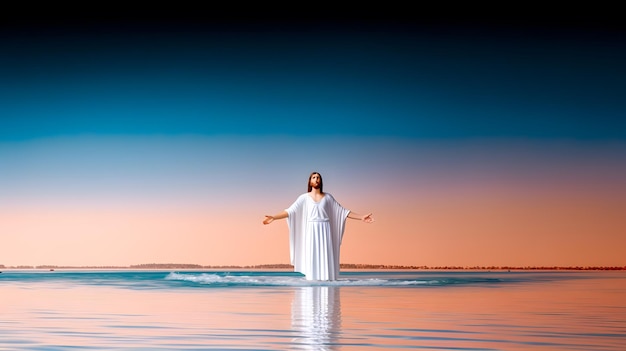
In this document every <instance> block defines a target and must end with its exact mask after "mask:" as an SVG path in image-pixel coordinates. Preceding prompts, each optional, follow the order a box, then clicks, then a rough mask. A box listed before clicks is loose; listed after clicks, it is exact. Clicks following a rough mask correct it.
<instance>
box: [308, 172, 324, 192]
mask: <svg viewBox="0 0 626 351" xmlns="http://www.w3.org/2000/svg"><path fill="white" fill-rule="evenodd" d="M315 174H317V175H318V176H320V193H322V194H323V193H324V181H323V180H322V175H321V174H320V173H319V172H313V173H311V175H309V181H308V182H307V183H306V187H307V192H310V191H311V189H313V187H312V186H311V178H313V175H315Z"/></svg>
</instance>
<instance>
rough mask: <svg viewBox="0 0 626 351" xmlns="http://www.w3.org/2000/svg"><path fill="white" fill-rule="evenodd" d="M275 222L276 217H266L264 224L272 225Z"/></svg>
mask: <svg viewBox="0 0 626 351" xmlns="http://www.w3.org/2000/svg"><path fill="white" fill-rule="evenodd" d="M272 222H274V216H267V215H266V216H265V219H264V220H263V224H270V223H272Z"/></svg>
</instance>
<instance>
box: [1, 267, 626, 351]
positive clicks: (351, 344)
mask: <svg viewBox="0 0 626 351" xmlns="http://www.w3.org/2000/svg"><path fill="white" fill-rule="evenodd" d="M0 291H1V295H0V296H1V301H0V313H1V315H2V318H0V350H381V349H424V350H620V351H623V350H625V349H626V299H625V298H624V296H626V272H623V271H620V272H596V271H594V272H566V271H554V272H552V271H545V272H536V271H529V272H487V271H478V272H468V271H462V272H453V271H399V272H383V271H372V272H343V273H342V275H341V279H340V280H339V281H336V282H308V281H306V280H304V279H303V278H302V276H301V275H299V274H296V273H290V272H259V271H254V272H243V271H236V272H209V271H206V272H199V271H59V270H57V271H55V272H48V271H39V272H37V271H5V272H4V273H2V274H0Z"/></svg>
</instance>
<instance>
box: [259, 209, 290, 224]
mask: <svg viewBox="0 0 626 351" xmlns="http://www.w3.org/2000/svg"><path fill="white" fill-rule="evenodd" d="M287 217H289V215H288V214H287V211H282V212H281V213H279V214H276V215H273V216H268V215H265V219H264V220H263V224H270V223H272V222H274V220H275V219H283V218H287Z"/></svg>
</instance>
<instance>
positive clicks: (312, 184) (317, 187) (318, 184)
mask: <svg viewBox="0 0 626 351" xmlns="http://www.w3.org/2000/svg"><path fill="white" fill-rule="evenodd" d="M321 186H322V184H321V183H317V184H315V183H311V187H312V188H314V189H319V188H320V187H321Z"/></svg>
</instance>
